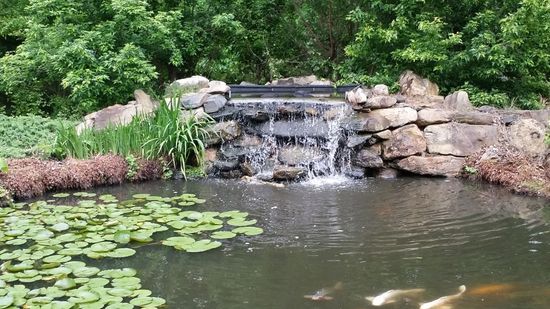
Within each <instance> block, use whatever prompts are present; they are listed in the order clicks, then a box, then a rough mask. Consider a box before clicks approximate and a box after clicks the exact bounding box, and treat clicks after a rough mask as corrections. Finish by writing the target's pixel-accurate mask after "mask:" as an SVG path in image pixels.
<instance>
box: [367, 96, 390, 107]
mask: <svg viewBox="0 0 550 309" xmlns="http://www.w3.org/2000/svg"><path fill="white" fill-rule="evenodd" d="M396 103H397V100H396V99H395V98H394V97H390V96H376V97H373V98H369V99H367V102H366V103H365V104H364V105H363V108H369V109H378V108H389V107H392V106H394V105H395V104H396Z"/></svg>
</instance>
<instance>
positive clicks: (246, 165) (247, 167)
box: [241, 162, 258, 176]
mask: <svg viewBox="0 0 550 309" xmlns="http://www.w3.org/2000/svg"><path fill="white" fill-rule="evenodd" d="M241 171H242V172H243V175H245V176H254V175H256V174H257V173H258V171H257V170H256V169H255V168H254V166H252V164H250V162H243V163H241Z"/></svg>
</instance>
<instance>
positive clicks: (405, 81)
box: [399, 71, 439, 96]
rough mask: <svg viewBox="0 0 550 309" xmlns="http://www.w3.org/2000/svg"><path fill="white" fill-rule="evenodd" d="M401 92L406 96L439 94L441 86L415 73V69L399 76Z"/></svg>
mask: <svg viewBox="0 0 550 309" xmlns="http://www.w3.org/2000/svg"><path fill="white" fill-rule="evenodd" d="M399 86H400V87H401V94H403V95H406V96H426V95H434V96H436V95H439V87H438V86H437V85H436V84H435V83H433V82H431V81H430V80H428V79H426V78H422V77H421V76H419V75H417V74H415V73H414V72H413V71H405V72H403V73H402V74H401V76H400V77H399Z"/></svg>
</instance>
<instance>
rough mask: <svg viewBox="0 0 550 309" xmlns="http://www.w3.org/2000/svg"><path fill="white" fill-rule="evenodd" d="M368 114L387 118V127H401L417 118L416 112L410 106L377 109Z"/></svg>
mask: <svg viewBox="0 0 550 309" xmlns="http://www.w3.org/2000/svg"><path fill="white" fill-rule="evenodd" d="M369 115H371V116H375V117H382V118H384V119H387V120H388V122H389V128H397V127H401V126H404V125H406V124H409V123H413V122H415V121H416V120H417V119H418V113H417V112H416V110H414V109H412V108H410V107H398V108H387V109H377V110H374V111H372V112H370V113H369Z"/></svg>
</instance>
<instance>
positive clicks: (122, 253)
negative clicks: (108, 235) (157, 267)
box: [107, 248, 136, 258]
mask: <svg viewBox="0 0 550 309" xmlns="http://www.w3.org/2000/svg"><path fill="white" fill-rule="evenodd" d="M134 254H136V250H134V249H131V248H117V249H115V250H114V251H111V252H109V253H107V256H108V257H112V258H125V257H129V256H132V255H134Z"/></svg>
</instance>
